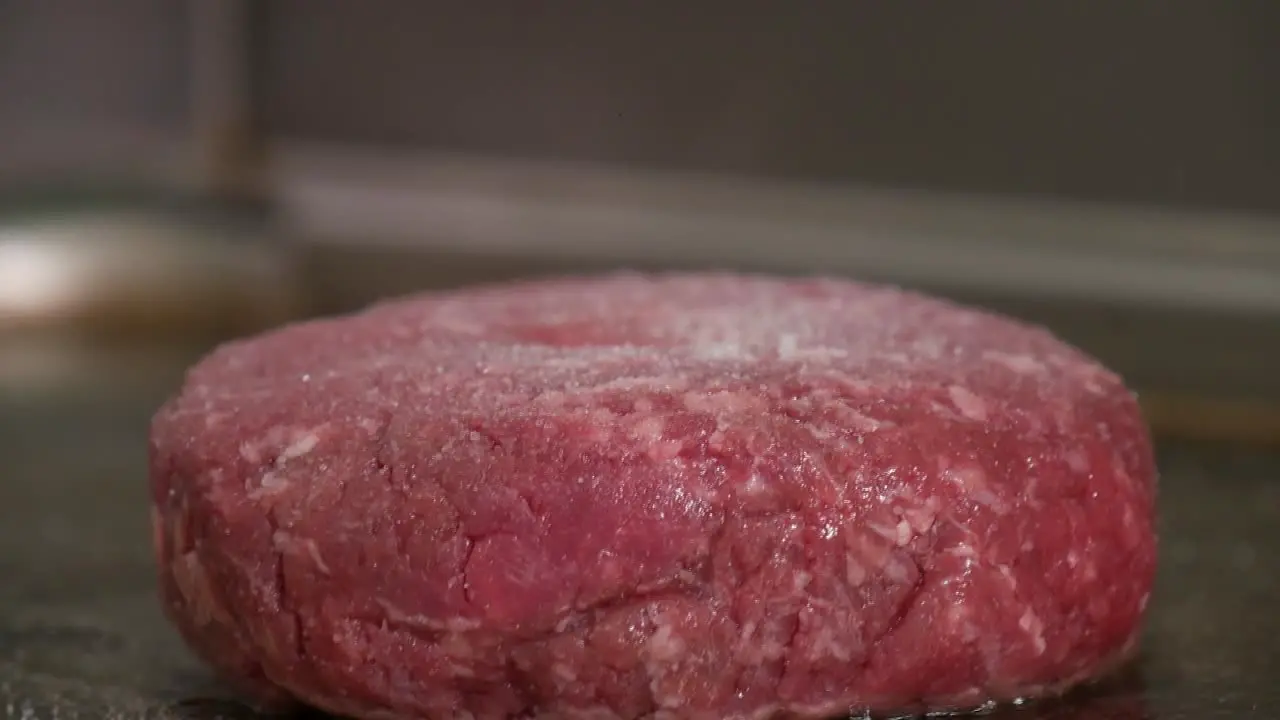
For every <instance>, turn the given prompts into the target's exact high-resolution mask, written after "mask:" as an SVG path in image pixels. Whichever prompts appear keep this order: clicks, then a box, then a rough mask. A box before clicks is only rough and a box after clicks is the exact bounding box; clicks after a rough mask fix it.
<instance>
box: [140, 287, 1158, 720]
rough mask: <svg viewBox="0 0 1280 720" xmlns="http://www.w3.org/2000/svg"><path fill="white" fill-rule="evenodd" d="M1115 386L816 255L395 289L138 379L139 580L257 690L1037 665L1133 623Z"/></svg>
mask: <svg viewBox="0 0 1280 720" xmlns="http://www.w3.org/2000/svg"><path fill="white" fill-rule="evenodd" d="M1155 476H1156V473H1155V468H1154V466H1153V461H1152V453H1151V445H1150V440H1149V438H1148V433H1147V429H1146V427H1145V424H1144V422H1143V420H1142V417H1141V414H1140V411H1139V408H1138V405H1137V403H1136V402H1135V399H1134V396H1133V395H1132V394H1131V393H1130V392H1129V391H1128V390H1126V388H1125V387H1124V385H1123V384H1122V382H1121V380H1120V379H1119V378H1117V377H1116V376H1115V375H1114V374H1112V373H1111V372H1109V371H1107V370H1106V369H1105V368H1103V367H1101V366H1100V365H1099V364H1098V363H1097V362H1095V361H1093V360H1092V359H1090V358H1089V357H1087V356H1085V355H1083V354H1082V353H1080V352H1078V351H1076V350H1074V349H1072V348H1070V347H1069V346H1067V345H1065V344H1063V343H1062V342H1060V341H1058V340H1056V339H1054V338H1053V337H1052V336H1051V335H1049V334H1048V333H1047V332H1045V331H1042V330H1039V329H1036V328H1032V327H1030V326H1026V325H1023V324H1019V323H1015V322H1013V321H1011V320H1008V319H1004V318H1000V317H997V316H994V315H990V314H986V313H982V312H978V311H975V310H969V309H965V308H961V307H958V306H955V305H952V304H949V303H945V302H943V301H940V300H935V299H931V298H928V297H924V296H920V295H914V294H910V293H905V292H902V291H899V290H895V289H891V288H885V287H877V286H870V285H862V284H856V283H851V282H844V281H834V280H801V279H797V280H784V279H773V278H768V277H751V276H734V275H720V274H706V275H697V274H689V275H657V276H641V275H616V276H606V277H599V278H580V279H564V280H549V281H537V282H527V283H520V284H511V285H503V286H489V287H481V288H475V289H469V290H463V291H456V292H451V293H438V294H425V295H420V296H417V297H412V298H407V299H404V300H398V301H394V302H389V303H384V304H381V305H378V306H375V307H373V308H371V309H368V310H366V311H364V312H362V313H359V314H356V315H353V316H348V317H342V318H335V319H322V320H316V321H312V322H307V323H302V324H298V325H294V326H290V327H286V328H283V329H280V330H277V331H274V332H270V333H267V334H265V335H262V336H259V337H255V338H250V339H247V340H243V341H239V342H235V343H231V344H229V345H226V346H224V347H222V348H220V349H218V350H216V351H215V352H213V353H212V354H211V355H209V356H208V357H207V358H205V359H204V360H203V361H201V362H200V363H199V364H198V365H196V366H195V367H194V368H193V369H192V370H191V371H190V373H189V375H188V377H187V380H186V383H185V385H184V387H183V388H182V390H181V392H180V393H179V394H177V395H176V397H174V398H173V399H172V400H171V401H170V402H169V403H168V404H167V405H165V407H163V408H162V409H161V410H160V411H159V412H158V414H157V415H156V417H155V420H154V423H153V427H152V439H151V484H152V502H153V507H154V523H155V527H154V531H155V543H156V551H157V556H158V562H159V569H160V579H161V586H162V594H163V599H164V604H165V608H166V610H167V612H168V613H169V616H170V617H171V619H172V620H173V622H174V623H175V624H176V625H177V627H178V629H179V630H180V631H181V632H182V634H183V636H184V637H185V638H186V640H187V641H188V643H189V644H190V646H191V647H192V648H193V649H194V650H195V651H196V652H198V653H199V654H200V655H201V656H202V657H203V658H204V659H205V660H207V661H208V662H209V663H210V664H211V665H213V666H214V667H216V668H217V669H218V670H219V671H220V672H221V673H222V674H223V675H224V676H226V677H227V678H229V679H231V680H233V681H236V682H238V683H239V684H240V685H241V687H243V688H245V689H246V690H247V691H248V692H251V693H253V694H254V695H255V696H257V697H258V698H259V699H260V700H263V701H277V700H283V699H297V700H301V701H303V702H306V703H308V704H311V705H314V706H317V707H320V708H323V709H326V710H329V711H332V712H336V713H341V714H345V715H350V716H355V717H359V718H418V717H422V718H474V719H475V720H483V719H487V718H507V717H535V718H582V719H584V720H585V719H588V718H589V719H590V720H605V719H608V718H641V717H654V718H671V719H677V718H708V719H711V718H716V719H719V718H757V719H759V718H767V717H773V716H793V717H796V716H798V717H820V716H831V715H841V714H844V713H846V712H849V711H857V712H861V711H868V710H869V711H873V712H898V711H921V710H937V709H956V708H968V707H973V706H977V705H980V704H982V703H985V702H988V701H1001V700H1009V699H1013V698H1019V697H1027V696H1037V695H1043V694H1047V693H1052V692H1057V691H1059V690H1061V689H1063V688H1065V687H1069V686H1071V685H1074V684H1076V683H1079V682H1082V681H1085V680H1087V679H1090V678H1092V677H1095V676H1096V675H1098V674H1099V673H1102V672H1104V671H1105V670H1106V669H1108V668H1110V667H1112V666H1114V665H1115V664H1116V663H1117V662H1121V661H1123V660H1124V659H1125V658H1126V657H1127V656H1128V655H1129V654H1130V653H1131V651H1132V650H1133V648H1134V645H1135V642H1136V637H1137V632H1138V629H1139V626H1140V622H1141V618H1142V616H1143V613H1144V609H1145V607H1146V604H1147V598H1148V594H1149V592H1150V589H1151V584H1152V579H1153V573H1154V568H1155V558H1156V543H1155V535H1154V530H1153V515H1154V504H1155V496H1156V477H1155Z"/></svg>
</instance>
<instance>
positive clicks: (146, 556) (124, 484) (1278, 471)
mask: <svg viewBox="0 0 1280 720" xmlns="http://www.w3.org/2000/svg"><path fill="white" fill-rule="evenodd" d="M190 359H191V358H178V357H175V358H174V359H173V360H172V361H168V362H160V361H157V362H156V363H153V364H151V365H144V364H140V363H129V364H127V365H128V366H129V367H133V368H134V369H133V371H132V372H131V373H129V372H123V371H122V372H118V373H113V374H110V375H103V376H101V377H100V378H98V379H94V378H93V377H89V376H86V378H85V379H84V381H83V382H81V383H80V384H79V385H77V386H76V387H75V388H73V390H72V391H69V392H64V393H52V392H50V391H47V390H45V391H35V390H30V389H28V390H26V391H20V390H18V389H15V388H14V387H11V386H6V385H4V384H0V459H2V461H0V462H2V464H0V467H2V468H3V471H2V472H0V717H8V718H24V719H25V718H30V719H32V720H35V719H38V718H59V719H62V720H66V719H69V718H193V719H194V718H209V719H212V718H228V719H234V718H250V717H253V715H252V713H250V712H248V711H247V710H245V709H244V708H242V707H240V706H239V705H237V704H236V703H234V702H233V701H232V700H231V698H230V696H229V695H227V694H226V691H225V690H224V689H222V688H221V687H220V686H219V685H218V684H217V683H216V682H215V681H213V680H212V679H211V678H210V676H209V675H208V673H207V672H206V671H205V670H204V668H203V667H202V666H201V665H200V664H198V663H197V662H196V661H195V660H194V659H192V658H191V657H190V656H189V655H188V654H187V652H186V651H184V650H183V648H182V646H181V644H180V642H179V641H178V639H177V638H176V636H175V635H174V633H173V632H172V631H171V630H170V629H169V627H168V625H167V624H166V623H165V621H164V620H163V619H162V617H161V615H160V611H159V606H158V604H157V601H156V598H155V591H154V582H155V581H154V571H153V567H152V561H151V554H150V552H151V550H150V546H149V542H150V539H149V530H148V521H147V501H146V488H145V451H146V444H145V438H146V423H147V421H148V419H149V417H150V414H151V413H152V412H153V411H154V409H155V407H156V405H157V404H158V403H159V402H160V401H161V400H162V399H163V397H164V395H165V394H166V393H167V392H168V391H169V390H170V389H171V388H172V387H173V386H174V383H176V381H177V379H178V377H179V373H180V371H181V368H182V363H183V362H185V361H186V360H190ZM1159 460H1160V464H1161V468H1162V471H1163V481H1162V482H1163V484H1162V487H1161V500H1160V502H1161V512H1162V519H1161V537H1162V547H1161V551H1162V558H1161V562H1162V565H1161V570H1160V577H1159V581H1158V590H1157V593H1156V597H1155V599H1154V600H1153V605H1152V610H1151V622H1150V624H1149V627H1148V631H1147V636H1146V642H1145V645H1144V652H1143V655H1142V657H1141V658H1140V660H1139V662H1138V664H1137V666H1136V667H1135V668H1134V669H1133V670H1132V671H1129V672H1126V673H1124V674H1123V675H1122V676H1121V677H1119V678H1117V679H1115V680H1114V681H1113V682H1111V683H1109V684H1108V685H1107V686H1105V687H1103V688H1100V689H1098V690H1097V691H1095V692H1092V693H1089V694H1082V695H1080V696H1078V697H1075V698H1071V699H1068V700H1066V701H1063V702H1058V703H1048V704H1039V705H1033V706H1029V707H1026V708H1020V709H1017V710H1014V709H1005V710H998V711H997V713H996V715H995V716H996V717H999V716H1002V715H1004V714H1006V713H1007V714H1008V715H1009V716H1011V717H1017V718H1026V719H1028V720H1036V719H1038V718H1050V717H1051V718H1080V719H1081V720H1084V719H1085V718H1089V719H1092V718H1124V719H1125V720H1138V719H1139V718H1161V719H1164V720H1177V719H1180V718H1188V719H1190V718H1224V719H1225V718H1272V717H1275V716H1276V713H1277V706H1280V694H1278V693H1280V690H1277V685H1276V683H1275V679H1276V678H1277V677H1280V642H1277V640H1276V638H1277V637H1280V615H1277V613H1276V612H1275V607H1276V606H1277V603H1280V571H1277V570H1276V565H1275V562H1274V557H1273V552H1272V550H1273V548H1275V547H1277V546H1278V545H1280V454H1266V453H1263V452H1258V451H1246V450H1240V449H1232V448H1229V447H1226V446H1213V445H1190V444H1173V443H1165V444H1163V445H1162V446H1161V448H1160V457H1159Z"/></svg>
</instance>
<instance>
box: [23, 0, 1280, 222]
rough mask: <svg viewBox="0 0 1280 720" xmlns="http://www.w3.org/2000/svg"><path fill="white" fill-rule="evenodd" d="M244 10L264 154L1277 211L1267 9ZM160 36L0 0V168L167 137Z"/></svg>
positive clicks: (1274, 13)
mask: <svg viewBox="0 0 1280 720" xmlns="http://www.w3.org/2000/svg"><path fill="white" fill-rule="evenodd" d="M258 6H259V7H260V8H261V10H262V12H263V14H264V15H265V16H266V18H265V32H266V36H267V38H268V50H267V56H266V59H267V62H266V65H265V73H264V75H263V81H264V82H263V91H264V95H265V97H266V99H267V103H266V105H267V111H268V119H269V126H270V129H271V131H272V132H274V133H276V134H278V135H285V136H291V137H296V138H302V139H308V140H323V141H339V142H368V143H380V144H390V145H393V146H394V145H402V146H421V147H427V148H431V149H450V150H463V151H480V152H492V153H504V154H517V155H522V156H530V157H561V158H571V159H583V160H601V161H612V162H623V163H633V164H640V165H651V166H658V167H668V168H685V169H701V170H716V171H741V172H750V173H761V174H768V175H780V176H801V177H809V178H839V179H850V180H863V181H872V182H883V183H889V184H893V185H902V186H920V187H932V188H944V189H960V190H978V191H983V190H995V191H1009V192H1022V193H1047V194H1055V195H1063V196H1068V197H1082V198H1095V199H1105V200H1120V201H1135V202H1153V203H1166V204H1173V205H1184V206H1211V207H1226V208H1246V209H1257V210H1266V211H1273V212H1274V211H1280V178H1278V176H1277V171H1276V168H1280V3H1276V2H1271V1H1269V0H1253V1H1246V0H1237V1H1234V2H1204V1H1203V0H1166V1H1164V2H1157V1H1156V0H1147V1H1136V0H1135V1H1134V2H1126V3H1111V2H1104V1H1102V0H1084V1H1082V2H1045V3H1022V2H1013V1H1011V0H1010V1H1007V2H997V1H994V0H992V1H988V0H970V1H966V2H961V3H944V2H936V3H927V4H926V3H919V2H895V3H889V2H877V3H872V2H857V1H856V0H809V1H807V2H784V1H782V0H776V1H774V2H764V1H762V0H698V1H696V2H691V1H685V2H676V1H674V0H657V1H655V2H622V1H619V2H609V3H601V2H587V1H585V0H579V1H577V2H574V1H571V0H562V1H561V2H543V3H531V2H526V1H524V0H489V1H488V2H474V3H472V2H453V3H448V2H417V1H414V0H362V1H360V2H351V1H350V0H264V1H263V2H261V3H259V4H258ZM185 14H186V6H185V4H184V3H181V2H175V1H174V0H111V2H109V3H106V2H96V1H95V0H0V171H3V170H4V169H5V168H6V167H8V168H10V169H12V167H13V166H14V165H15V163H16V164H18V165H22V164H23V163H26V166H30V167H37V166H39V165H41V162H44V161H47V162H44V164H46V165H58V164H59V163H61V164H65V165H69V166H74V165H75V163H76V162H77V161H81V160H85V161H86V162H88V160H86V158H88V159H89V160H93V159H94V158H96V160H97V161H101V162H105V163H116V164H117V165H122V166H129V165H130V164H133V163H138V162H145V161H146V160H147V157H146V156H147V155H148V153H147V152H146V151H144V150H143V148H144V147H145V143H144V142H141V141H138V142H137V143H135V140H136V139H137V138H143V137H155V136H165V137H176V138H181V137H182V136H183V133H184V132H185V126H186V122H187V118H186V111H185V107H186V105H187V96H186V87H185V84H186V75H185V73H186V60H185V58H184V53H185V47H186V34H187V33H186V19H185ZM131 143H133V144H131ZM94 148H96V149H94ZM91 151H92V152H91ZM94 153H98V155H94ZM90 156H94V157H93V158H90Z"/></svg>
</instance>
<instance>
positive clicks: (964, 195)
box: [0, 0, 1280, 718]
mask: <svg viewBox="0 0 1280 720" xmlns="http://www.w3.org/2000/svg"><path fill="white" fill-rule="evenodd" d="M1277 128H1280V3H1275V2H1270V1H1267V0H1258V1H1254V2H1251V1H1247V0H1238V1H1235V2H1198V1H1196V0H1165V1H1164V2H1129V3H1105V2H1077V3H1065V2H1062V3H1016V2H988V1H986V0H972V1H971V2H966V3H909V2H895V3H870V2H850V1H849V0H841V1H836V0H808V1H807V2H780V1H779V2H755V1H753V0H696V1H688V0H686V1H683V2H674V1H670V0H656V1H651V2H645V3H623V2H613V3H588V2H541V3H531V2H521V1H519V0H493V1H492V2H486V3H478V2H473V3H464V2H455V3H446V2H410V1H407V0H401V1H395V0H362V1H360V2H339V1H338V0H306V1H304V0H256V1H254V0H186V1H185V2H172V1H171V0H112V2H110V3H105V2H93V1H92V0H0V709H4V711H5V713H7V716H10V717H24V718H26V717H73V716H74V717H108V716H109V717H142V716H146V717H157V718H159V717H165V718H168V717H182V718H196V717H214V716H217V717H237V716H238V715H235V714H233V713H232V712H231V711H230V710H228V709H227V706H224V705H222V704H218V703H214V704H212V705H201V703H202V702H203V701H202V700H200V698H201V697H205V696H206V695H205V693H206V690H205V689H202V688H205V686H206V685H207V682H208V676H207V673H205V672H204V671H203V670H202V669H201V668H199V666H198V665H196V664H195V663H194V661H193V660H192V659H191V658H190V657H189V655H187V654H186V653H185V652H184V651H183V650H182V649H181V647H180V646H179V645H178V643H177V641H176V638H174V637H173V635H172V633H170V632H169V631H168V628H167V627H166V625H165V624H164V622H163V621H162V620H161V619H160V616H159V611H158V608H156V607H155V604H154V599H153V596H152V592H151V587H152V577H153V568H152V566H151V559H150V551H149V546H148V540H147V537H148V535H147V520H146V512H147V503H146V502H145V500H144V494H145V480H144V479H145V476H146V470H145V468H146V442H145V438H146V425H147V421H148V418H149V417H150V415H151V413H152V412H154V410H155V409H156V407H157V405H158V404H159V403H160V402H162V401H163V399H164V398H165V396H166V395H167V394H168V393H170V392H171V391H173V390H174V389H175V387H176V384H177V383H178V382H179V381H180V379H181V375H182V372H183V370H184V368H185V367H186V366H187V365H188V364H189V363H191V362H192V361H194V360H195V359H196V358H197V357H199V356H200V355H201V354H203V353H204V352H206V351H208V350H209V349H210V348H211V347H212V346H213V345H214V344H216V343H219V342H222V341H224V340H227V339H228V338H231V337H235V336H239V335H244V334H247V333H252V332H255V331H259V330H261V329H264V328H267V327H270V326H273V325H276V324H279V323H281V322H285V321H288V320H291V319H296V318H302V317H308V316H313V315H316V314H322V313H336V312H343V311H348V310H353V309H356V308H358V307H360V306H362V305H365V304H367V303H369V302H372V301H374V300H376V299H378V298H381V297H386V296H388V295H393V294H400V293H406V292H411V291H413V290H419V289H426V288H443V287H451V286H457V285H461V284H465V283H473V282H481V281H492V280H500V279H507V278H515V277H527V276H532V275H543V274H549V273H569V272H585V271H591V270H605V269H616V268H634V269H657V268H716V269H740V270H763V271H769V272H777V273H796V274H803V273H814V272H821V273H825V274H834V275H841V276H848V277H857V278H863V279H869V280H877V281H886V282H892V283H897V284H901V285H905V286H908V287H912V288H916V289H921V290H925V291H928V292H933V293H937V294H941V295H945V296H948V297H951V298H954V299H957V300H961V301H964V302H969V303H974V304H978V305H981V306H984V307H988V308H991V309H994V310H997V311H1001V312H1005V313H1008V314H1011V315H1014V316H1017V317H1020V318H1023V319H1025V320H1029V321H1032V322H1037V323H1042V324H1045V325H1047V326H1049V327H1050V328H1051V329H1053V330H1054V331H1055V332H1057V333H1058V334H1060V335H1062V336H1063V337H1065V338H1066V339H1068V340H1070V341H1072V342H1074V343H1076V344H1077V345H1079V346H1081V347H1082V348H1084V349H1085V350H1087V351H1089V352H1091V353H1093V354H1095V355H1097V356H1098V357H1100V358H1101V359H1102V360H1103V361H1104V362H1106V363H1107V364H1109V365H1111V366H1112V367H1114V368H1116V369H1117V370H1119V371H1120V372H1122V373H1123V374H1124V375H1125V376H1126V378H1127V379H1128V380H1129V381H1130V382H1131V383H1132V384H1133V385H1134V386H1135V387H1136V388H1137V389H1138V390H1139V391H1140V396H1141V399H1142V401H1143V403H1144V405H1145V407H1146V411H1147V413H1148V417H1149V419H1150V421H1151V423H1152V425H1153V427H1154V428H1155V430H1156V432H1157V435H1158V440H1159V446H1160V464H1161V467H1162V471H1163V474H1164V478H1163V480H1162V482H1163V483H1164V484H1163V486H1162V503H1163V507H1162V537H1163V538H1164V539H1163V540H1162V543H1163V545H1162V552H1163V553H1164V557H1163V560H1162V561H1163V562H1164V563H1165V564H1164V567H1163V568H1162V576H1161V581H1160V582H1161V585H1162V590H1161V591H1160V592H1159V594H1158V597H1160V598H1161V599H1160V601H1159V602H1158V603H1157V606H1156V610H1155V615H1154V619H1153V620H1152V630H1151V633H1150V635H1151V637H1150V638H1149V640H1148V641H1147V644H1146V646H1145V647H1147V648H1148V655H1149V657H1148V659H1147V660H1144V664H1143V666H1142V668H1143V669H1142V672H1143V673H1144V675H1145V677H1146V683H1147V690H1145V691H1143V692H1142V693H1140V694H1125V695H1122V696H1121V699H1122V700H1123V702H1124V703H1125V707H1128V706H1129V704H1133V705H1134V706H1135V707H1137V708H1138V709H1137V710H1134V711H1133V712H1132V713H1129V714H1125V715H1123V716H1124V717H1134V718H1138V717H1149V716H1155V715H1158V716H1159V717H1165V718H1182V717H1186V718H1191V717H1201V716H1204V715H1205V714H1206V713H1209V712H1210V711H1212V712H1213V713H1219V714H1220V713H1226V714H1229V715H1231V716H1232V717H1264V716H1266V715H1265V713H1267V712H1268V711H1269V710H1272V709H1273V708H1274V706H1275V704H1276V702H1277V701H1280V698H1275V696H1274V678H1275V676H1276V673H1277V672H1280V670H1278V669H1280V649H1278V648H1277V644H1276V643H1275V641H1274V638H1275V637H1276V635H1277V633H1280V628H1278V627H1277V626H1276V620H1275V615H1274V612H1273V609H1274V607H1275V603H1276V601H1277V599H1278V598H1280V586H1278V585H1277V583H1278V582H1280V577H1277V574H1276V573H1275V572H1274V568H1272V571H1270V572H1268V571H1266V567H1267V566H1266V565H1265V564H1264V563H1265V562H1266V561H1265V557H1271V556H1273V554H1272V553H1271V552H1270V549H1274V547H1276V546H1277V544H1280V535H1277V533H1278V532H1280V530H1278V529H1277V528H1280V484H1277V483H1275V482H1274V479H1275V477H1276V476H1277V474H1280V453H1277V452H1276V446H1280V372H1277V368H1280V132H1278V131H1277ZM1259 558H1263V559H1259ZM208 692H209V693H213V694H215V695H216V692H215V691H212V690H209V691H208ZM1126 692H1127V691H1126ZM1135 692H1136V691H1135ZM1262 698H1272V702H1262V701H1261V699H1262ZM193 703H194V704H193ZM1197 703H1199V704H1197ZM157 706H159V707H162V708H165V709H164V710H163V711H162V712H159V714H155V711H156V707H157ZM1147 706H1151V707H1153V708H1155V710H1154V711H1152V712H1153V713H1154V715H1148V714H1147V712H1148V711H1147V710H1146V709H1144V708H1146V707H1147ZM201 707H204V708H205V710H200V709H199V708H201ZM210 708H212V709H210ZM1197 708H1199V710H1203V711H1204V712H1203V713H1202V712H1199V710H1197ZM1259 708H1262V709H1261V710H1260V709H1259ZM1127 712H1128V711H1127V710H1126V713H1127ZM41 713H44V714H41ZM59 713H61V714H59ZM77 713H78V714H77ZM201 713H204V714H201ZM1251 713H1252V714H1251ZM1260 713H1261V714H1260ZM1104 716H1105V717H1120V716H1121V715H1120V714H1114V715H1108V714H1105V713H1104V714H1102V715H1098V714H1088V712H1085V713H1084V714H1083V715H1081V717H1082V718H1083V717H1104ZM1224 716H1225V715H1224ZM1054 717H1064V718H1065V717H1068V715H1054ZM1069 717H1075V715H1070V716H1069Z"/></svg>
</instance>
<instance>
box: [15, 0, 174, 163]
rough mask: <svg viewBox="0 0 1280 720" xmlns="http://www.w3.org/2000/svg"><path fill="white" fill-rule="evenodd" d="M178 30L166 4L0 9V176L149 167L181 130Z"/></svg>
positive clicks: (74, 3)
mask: <svg viewBox="0 0 1280 720" xmlns="http://www.w3.org/2000/svg"><path fill="white" fill-rule="evenodd" d="M185 30H186V21H185V19H184V6H183V4H182V3H181V2H174V1H173V0H111V1H110V2H106V3H101V2H94V0H0V174H2V175H4V176H5V177H6V179H34V178H36V177H37V176H42V175H43V174H45V173H53V172H62V171H66V172H71V173H97V172H100V171H103V170H104V166H106V168H107V169H110V168H123V169H124V170H126V171H127V169H128V168H129V167H130V166H136V165H139V164H147V163H149V162H153V161H155V158H154V157H148V155H151V154H154V153H156V152H159V150H158V146H159V145H166V144H167V143H168V142H169V141H172V140H174V139H179V138H181V136H182V133H183V130H184V123H185V121H186V111H185V108H186V104H187V98H186V89H185V84H186V65H187V63H186V59H185V53H186V51H185V47H186V38H185ZM15 176H16V178H15Z"/></svg>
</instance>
